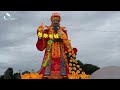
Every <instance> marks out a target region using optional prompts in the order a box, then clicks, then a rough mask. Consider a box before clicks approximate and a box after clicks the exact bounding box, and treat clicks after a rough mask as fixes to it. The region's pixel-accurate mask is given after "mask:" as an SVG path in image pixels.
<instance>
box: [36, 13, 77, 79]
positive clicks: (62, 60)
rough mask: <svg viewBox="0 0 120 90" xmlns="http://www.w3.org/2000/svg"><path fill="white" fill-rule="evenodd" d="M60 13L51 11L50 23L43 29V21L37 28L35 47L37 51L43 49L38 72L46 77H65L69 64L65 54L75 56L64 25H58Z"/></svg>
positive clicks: (74, 50)
mask: <svg viewBox="0 0 120 90" xmlns="http://www.w3.org/2000/svg"><path fill="white" fill-rule="evenodd" d="M60 20H61V17H60V14H58V13H53V14H52V16H51V22H52V23H51V25H50V26H46V29H44V26H43V23H42V25H40V27H39V28H38V30H37V35H38V41H37V44H36V47H37V49H38V50H39V51H43V50H44V49H45V54H44V58H43V62H42V66H41V69H40V71H39V73H40V74H43V75H44V77H47V78H51V79H52V78H55V79H57V78H64V77H66V78H67V75H68V74H69V65H68V60H67V56H66V54H67V53H69V55H71V56H72V57H73V58H75V53H76V51H77V49H76V48H74V49H73V48H72V46H71V43H70V40H69V39H68V36H67V30H66V29H65V27H62V26H60Z"/></svg>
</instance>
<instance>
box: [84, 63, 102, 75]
mask: <svg viewBox="0 0 120 90" xmlns="http://www.w3.org/2000/svg"><path fill="white" fill-rule="evenodd" d="M98 69H100V68H99V67H98V66H95V65H92V64H84V65H83V66H82V70H83V71H84V72H85V73H86V74H89V75H91V74H92V73H93V72H95V71H96V70H98Z"/></svg>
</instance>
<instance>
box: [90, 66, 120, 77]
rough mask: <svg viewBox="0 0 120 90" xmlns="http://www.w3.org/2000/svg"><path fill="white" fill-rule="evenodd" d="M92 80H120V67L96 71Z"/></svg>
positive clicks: (109, 67)
mask: <svg viewBox="0 0 120 90" xmlns="http://www.w3.org/2000/svg"><path fill="white" fill-rule="evenodd" d="M91 79H120V67H116V66H108V67H104V68H101V69H99V70H97V71H95V72H94V73H93V74H92V75H91Z"/></svg>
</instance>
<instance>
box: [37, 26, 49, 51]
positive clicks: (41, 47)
mask: <svg viewBox="0 0 120 90" xmlns="http://www.w3.org/2000/svg"><path fill="white" fill-rule="evenodd" d="M43 29H44V27H43V26H42V25H41V26H40V27H39V28H38V30H37V35H38V33H42V34H44V33H48V32H47V31H48V30H44V31H43ZM46 42H47V39H46V38H43V37H41V38H40V37H39V36H38V40H37V43H36V48H37V49H38V50H39V51H43V50H44V49H45V48H46Z"/></svg>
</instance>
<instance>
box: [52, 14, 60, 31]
mask: <svg viewBox="0 0 120 90" xmlns="http://www.w3.org/2000/svg"><path fill="white" fill-rule="evenodd" d="M60 20H61V17H60V14H58V13H53V14H52V16H51V22H52V24H51V25H52V26H53V28H54V30H58V29H59V26H60Z"/></svg>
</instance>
